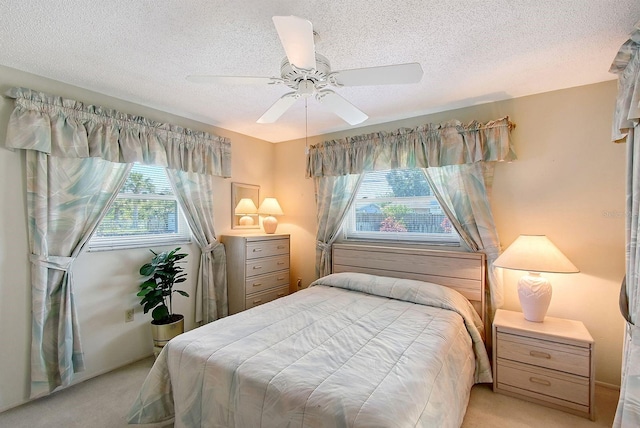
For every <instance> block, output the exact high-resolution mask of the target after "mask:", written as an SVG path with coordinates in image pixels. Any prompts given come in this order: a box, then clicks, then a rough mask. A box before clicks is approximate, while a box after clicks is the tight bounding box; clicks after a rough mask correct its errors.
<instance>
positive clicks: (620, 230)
mask: <svg viewBox="0 0 640 428" xmlns="http://www.w3.org/2000/svg"><path fill="white" fill-rule="evenodd" d="M11 86H26V87H30V88H33V89H36V90H41V91H46V92H50V93H55V94H58V95H61V96H65V97H69V98H74V99H78V100H81V101H84V102H89V103H95V104H100V105H104V106H108V107H112V108H116V109H119V110H121V111H123V112H128V113H132V114H139V115H143V116H146V117H148V118H150V119H154V120H157V121H162V122H171V123H176V124H179V125H182V126H186V127H190V128H193V129H199V130H203V131H208V132H212V133H215V134H218V135H222V136H226V137H229V138H230V139H231V140H232V144H233V148H232V150H233V166H232V170H233V177H232V178H231V179H216V193H217V195H218V197H219V201H220V203H219V204H218V205H217V208H216V212H215V222H216V230H217V231H218V232H219V233H226V232H230V231H231V230H230V225H231V219H230V210H231V207H230V199H231V196H230V183H231V182H232V181H235V182H242V183H249V184H258V185H260V186H261V189H260V198H261V199H263V198H264V197H267V196H275V197H277V198H278V200H279V201H280V203H281V205H282V208H283V210H284V212H285V216H283V217H281V218H280V219H279V221H280V226H279V228H278V232H283V233H291V245H292V254H291V258H292V263H291V276H292V279H293V282H294V283H295V280H296V279H297V278H301V279H302V284H303V286H307V285H308V284H309V283H310V282H311V281H312V280H313V279H315V272H314V263H315V227H316V220H315V200H314V188H313V182H312V181H310V180H307V179H305V178H304V172H305V141H303V140H298V141H290V142H285V143H279V144H275V145H273V144H269V143H266V142H264V141H261V140H256V139H253V138H250V137H247V136H243V135H240V134H236V133H232V132H229V131H226V130H223V129H218V128H214V127H211V126H208V125H204V124H201V123H196V122H193V121H189V120H187V119H183V118H179V117H176V116H173V115H170V114H167V113H162V112H159V111H156V110H152V109H148V108H145V107H143V106H140V105H135V104H131V103H127V102H124V101H121V100H117V99H114V98H110V97H107V96H104V95H101V94H97V93H93V92H89V91H86V90H83V89H81V88H77V87H73V86H69V85H66V84H63V83H59V82H54V81H51V80H47V79H43V78H40V77H37V76H33V75H30V74H27V73H23V72H19V71H16V70H12V69H8V68H4V67H0V91H2V92H4V91H6V90H7V89H8V88H9V87H11ZM615 93H616V85H615V83H614V82H605V83H602V84H597V85H590V86H585V87H580V88H573V89H568V90H563V91H557V92H551V93H547V94H542V95H535V96H530V97H525V98H519V99H514V100H509V101H504V102H498V103H491V104H485V105H479V106H475V107H471V108H466V109H461V110H456V111H449V112H443V113H438V114H434V115H430V116H425V117H419V118H414V119H411V120H405V121H400V122H393V123H388V124H383V125H377V126H372V127H366V128H359V129H353V130H351V131H349V132H343V133H339V134H332V135H329V136H327V135H325V136H322V137H313V138H309V144H314V143H317V142H320V141H324V140H325V139H329V138H335V137H338V136H345V135H358V134H362V133H365V132H372V131H375V130H383V129H386V130H391V129H397V128H399V127H403V126H415V125H418V124H422V123H425V122H442V121H445V120H449V119H454V118H455V119H460V120H462V121H465V122H466V121H470V120H472V119H477V120H480V121H488V120H491V119H496V118H499V117H501V116H504V115H509V116H510V117H511V119H512V121H513V122H515V123H516V124H517V128H516V130H515V131H514V132H513V136H514V139H515V141H516V151H517V153H518V156H519V160H518V161H517V162H514V163H512V164H499V165H498V167H497V170H496V177H495V185H494V197H493V202H492V204H493V208H494V214H495V217H496V223H497V227H498V232H499V234H500V237H501V240H502V243H503V246H506V245H508V244H509V243H510V242H511V241H513V240H514V239H515V238H516V237H517V235H518V234H520V233H545V234H547V235H548V236H549V237H550V238H551V239H552V240H553V241H554V242H555V243H556V244H557V245H558V247H559V248H560V249H561V250H562V251H564V253H565V254H566V255H567V256H568V257H569V258H570V259H571V260H572V261H573V262H574V263H575V264H576V265H577V266H578V267H579V268H580V269H581V273H579V274H576V275H564V276H563V275H550V278H551V280H552V282H553V284H554V298H553V301H552V303H551V308H550V309H549V315H551V316H564V317H570V318H574V319H579V320H582V321H583V322H584V323H585V324H586V325H587V327H588V328H589V330H590V331H591V334H592V335H593V336H594V339H595V340H596V355H597V375H596V376H597V379H598V380H599V381H601V382H605V383H610V384H619V378H620V354H621V346H622V325H623V324H622V319H621V317H620V316H619V314H618V310H617V300H616V299H617V292H618V284H619V281H620V280H621V278H622V276H623V274H624V217H623V213H624V150H625V148H624V146H622V145H619V146H616V145H613V144H611V143H609V142H608V141H609V132H610V123H611V116H612V110H613V101H614V98H615ZM12 108H13V107H12V102H11V101H10V100H7V99H4V98H1V99H0V146H4V135H5V132H6V124H7V121H8V118H9V115H10V113H11V110H12ZM23 163H24V158H23V156H22V155H21V154H20V153H19V152H11V151H9V150H6V149H4V148H0V269H1V271H2V275H1V276H0V338H2V340H3V342H4V343H5V344H9V346H1V347H0V361H2V363H3V368H2V369H1V370H0V410H2V409H6V408H8V407H12V406H14V405H17V404H20V403H22V402H23V401H25V400H26V399H27V397H28V361H29V343H30V291H29V285H28V284H29V265H28V263H27V262H26V260H27V254H28V246H27V227H26V220H25V218H26V211H25V199H24V188H25V184H24V167H23ZM186 250H187V251H188V252H189V253H190V257H189V258H190V260H191V262H190V264H189V268H188V269H189V274H190V276H191V278H193V277H194V270H195V268H196V266H195V265H196V263H195V262H196V260H197V259H198V254H199V252H198V250H197V249H196V248H194V246H186ZM147 253H148V251H147V250H146V249H133V250H124V251H108V252H97V253H85V254H82V255H81V256H80V258H79V260H78V261H77V262H76V264H75V265H74V269H75V280H76V284H77V287H76V290H75V292H76V300H77V303H78V314H79V318H80V328H81V333H82V337H83V345H84V350H85V357H86V366H87V370H86V372H85V373H84V374H82V375H81V376H79V377H78V380H82V379H85V378H88V377H92V376H95V375H97V374H99V373H103V372H106V371H109V370H111V369H113V368H116V367H119V366H121V365H124V364H126V363H128V362H130V361H133V360H136V359H139V358H142V357H144V356H146V355H150V354H151V343H150V334H149V331H148V324H147V323H148V315H147V316H143V314H142V312H141V311H140V310H139V309H138V305H137V301H136V299H135V296H134V293H135V290H136V286H137V283H138V275H137V269H138V267H139V266H140V265H141V264H142V262H143V260H145V258H146V257H147ZM517 278H518V275H517V274H514V273H512V272H506V274H505V288H506V305H505V307H506V308H507V309H514V310H517V309H518V308H519V305H518V301H517V296H516V295H515V292H514V285H515V282H516V281H517ZM193 287H194V285H193V283H192V282H188V283H186V285H185V288H186V290H187V291H192V290H193ZM178 306H179V308H178V309H179V310H180V311H181V312H183V313H184V314H185V315H186V319H187V327H188V328H191V327H192V326H193V323H192V319H193V307H194V304H193V299H184V300H182V299H181V302H180V303H179V304H178ZM131 307H136V314H135V315H136V316H135V321H134V322H132V323H127V324H125V323H124V311H125V310H126V309H128V308H131Z"/></svg>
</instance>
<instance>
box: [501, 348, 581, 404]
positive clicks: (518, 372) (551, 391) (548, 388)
mask: <svg viewBox="0 0 640 428" xmlns="http://www.w3.org/2000/svg"><path fill="white" fill-rule="evenodd" d="M496 376H497V382H498V387H499V388H504V387H505V386H511V387H515V388H518V389H519V391H518V392H519V393H521V394H524V395H530V394H529V393H535V394H534V395H533V396H534V397H535V396H537V394H541V395H542V396H546V397H554V398H557V399H560V400H564V401H568V402H571V403H575V404H578V405H581V406H589V379H588V378H584V377H581V376H575V375H570V374H566V373H560V372H556V371H552V370H546V369H543V368H540V367H534V366H530V365H527V364H518V363H515V362H513V361H504V360H501V359H499V360H498V368H497V373H496ZM538 398H541V399H544V397H538Z"/></svg>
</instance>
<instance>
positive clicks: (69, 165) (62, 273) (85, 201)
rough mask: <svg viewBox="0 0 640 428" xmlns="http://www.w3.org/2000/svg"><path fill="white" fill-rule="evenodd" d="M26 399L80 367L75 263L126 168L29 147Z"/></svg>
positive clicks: (61, 382) (66, 382)
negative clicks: (29, 303)
mask: <svg viewBox="0 0 640 428" xmlns="http://www.w3.org/2000/svg"><path fill="white" fill-rule="evenodd" d="M26 159H27V167H26V170H27V212H28V223H29V246H30V250H31V256H30V261H31V301H32V309H31V312H32V326H31V331H32V340H31V397H32V398H33V397H36V396H39V395H42V394H43V393H48V392H51V391H53V390H54V389H55V388H56V387H57V386H59V385H62V386H68V385H69V384H70V383H71V381H72V380H73V374H74V373H77V372H80V371H82V370H84V361H83V356H82V348H81V346H80V335H79V332H78V323H77V315H76V309H75V302H74V298H73V275H72V266H73V262H74V260H75V259H76V257H78V255H80V253H81V252H82V250H83V248H84V246H85V244H86V243H87V241H88V240H89V238H90V237H91V235H92V234H93V232H94V231H95V229H96V228H97V227H98V224H99V223H100V220H101V219H102V217H103V216H104V215H105V214H106V212H107V211H108V209H109V206H110V205H111V203H112V202H113V200H114V199H115V197H116V195H117V194H118V191H119V190H120V188H121V187H122V185H123V184H124V182H125V180H126V178H127V174H128V172H129V169H130V166H129V165H127V164H116V163H112V162H107V161H105V160H102V159H97V158H86V159H78V158H59V157H55V156H47V155H46V154H44V153H41V152H37V151H33V150H29V151H27V153H26Z"/></svg>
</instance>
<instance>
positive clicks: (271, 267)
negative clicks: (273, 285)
mask: <svg viewBox="0 0 640 428" xmlns="http://www.w3.org/2000/svg"><path fill="white" fill-rule="evenodd" d="M286 269H289V255H288V254H287V255H285V256H277V257H266V258H264V259H255V260H248V261H247V279H248V278H249V277H253V276H256V275H264V274H267V273H271V272H277V271H279V270H286Z"/></svg>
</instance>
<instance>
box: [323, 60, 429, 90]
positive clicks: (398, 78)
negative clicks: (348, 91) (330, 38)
mask: <svg viewBox="0 0 640 428" xmlns="http://www.w3.org/2000/svg"><path fill="white" fill-rule="evenodd" d="M422 74H423V72H422V67H421V66H420V64H418V63H417V62H411V63H407V64H395V65H383V66H380V67H368V68H354V69H351V70H342V71H336V72H335V73H333V74H332V76H331V78H332V79H334V80H335V82H336V83H337V84H338V86H366V85H396V84H405V83H418V82H419V81H420V79H422Z"/></svg>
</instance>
